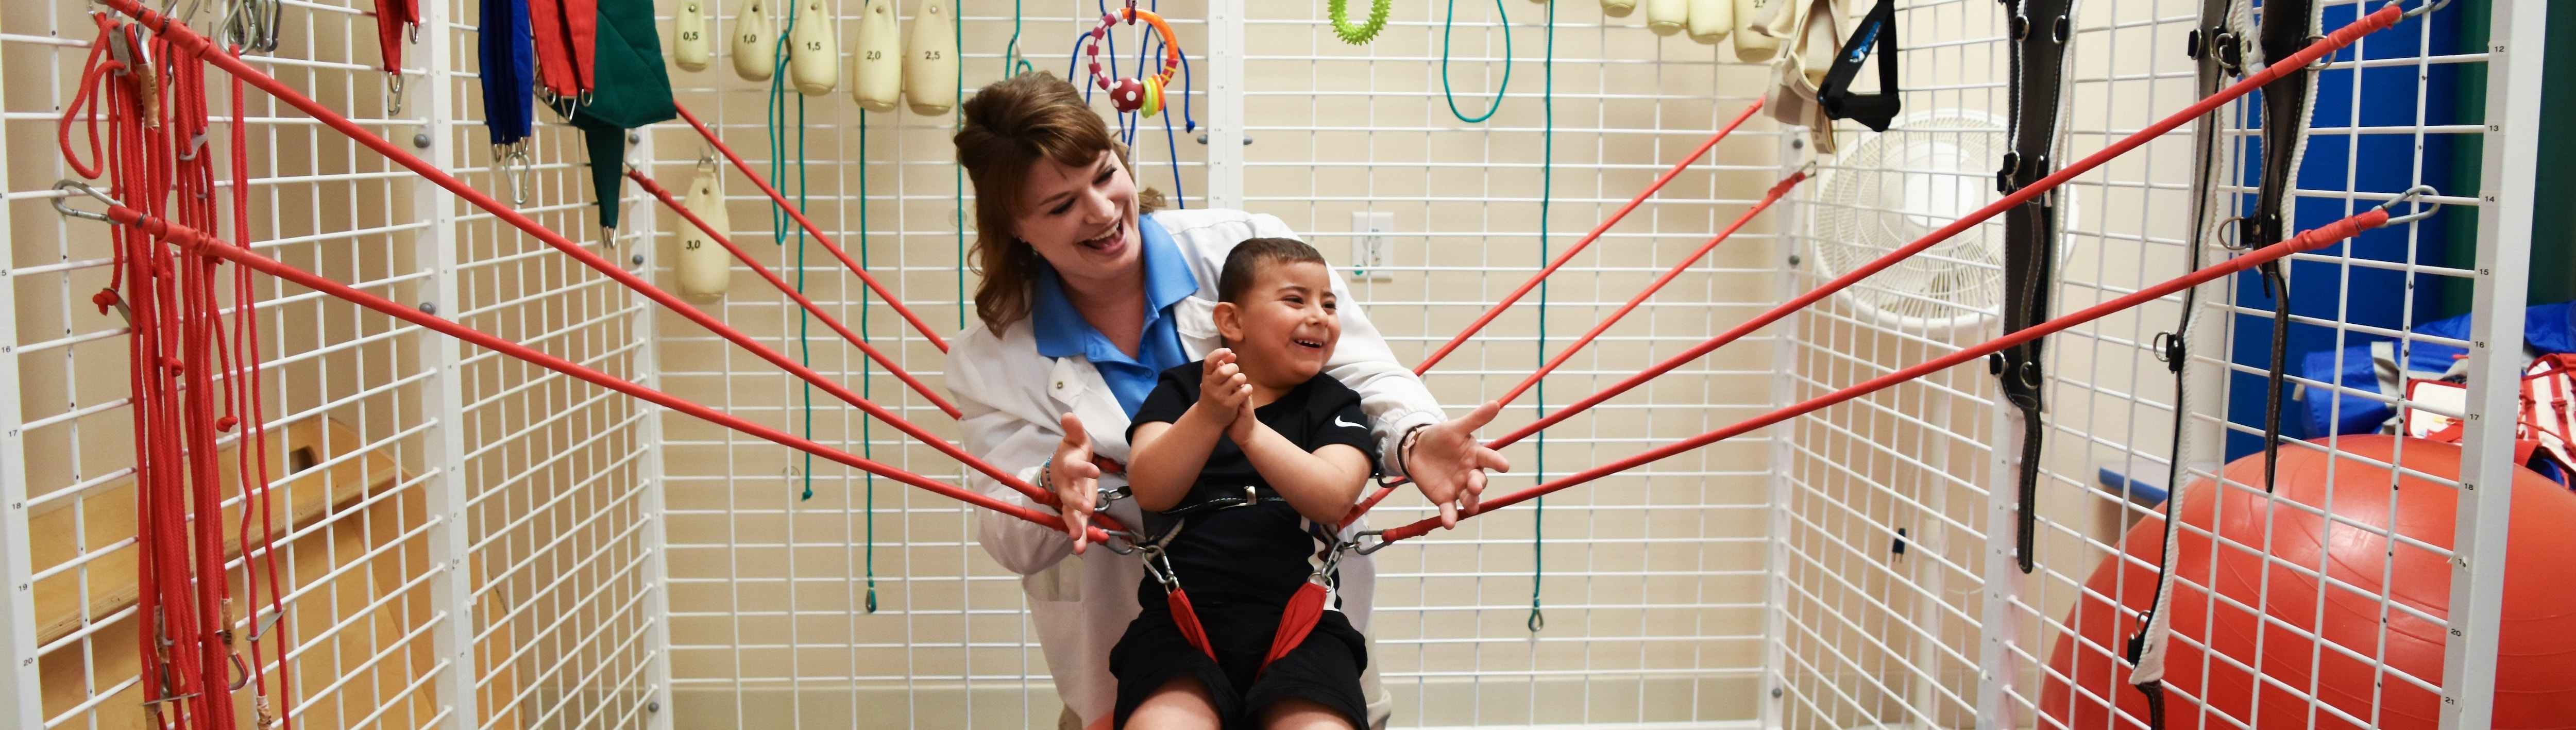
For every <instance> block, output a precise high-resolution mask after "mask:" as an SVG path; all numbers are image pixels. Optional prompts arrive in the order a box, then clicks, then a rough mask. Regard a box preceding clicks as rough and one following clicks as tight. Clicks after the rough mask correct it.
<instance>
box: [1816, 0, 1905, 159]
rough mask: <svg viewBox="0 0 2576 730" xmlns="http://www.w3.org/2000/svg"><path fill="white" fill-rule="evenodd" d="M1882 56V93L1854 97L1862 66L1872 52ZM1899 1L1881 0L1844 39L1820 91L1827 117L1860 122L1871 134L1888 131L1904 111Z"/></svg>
mask: <svg viewBox="0 0 2576 730" xmlns="http://www.w3.org/2000/svg"><path fill="white" fill-rule="evenodd" d="M1872 49H1876V51H1877V55H1878V93H1876V94H1854V93H1852V92H1851V83H1852V78H1853V77H1856V76H1859V75H1860V64H1861V62H1862V61H1866V60H1868V59H1869V56H1870V54H1871V50H1872ZM1896 52H1897V46H1896V0H1878V4H1877V5H1876V6H1873V7H1871V8H1870V9H1869V14H1868V15H1864V16H1861V20H1860V25H1858V26H1856V27H1854V28H1852V32H1851V37H1850V38H1847V39H1844V40H1843V47H1842V50H1841V51H1839V52H1837V53H1836V54H1835V55H1834V65H1833V68H1831V69H1829V70H1827V71H1826V72H1825V84H1824V85H1823V86H1820V87H1817V89H1816V105H1817V106H1819V107H1822V108H1823V109H1824V110H1825V116H1827V117H1830V118H1834V119H1849V120H1853V121H1856V122H1860V123H1861V124H1862V125H1864V126H1867V127H1869V128H1870V130H1871V131H1876V132H1885V131H1887V125H1888V123H1889V122H1893V121H1895V120H1896V113H1897V112H1899V111H1902V110H1904V108H1905V103H1904V101H1903V100H1902V99H1900V98H1899V97H1900V96H1901V94H1900V93H1898V91H1899V90H1898V88H1897V82H1896V77H1897V73H1896V55H1897V53H1896Z"/></svg>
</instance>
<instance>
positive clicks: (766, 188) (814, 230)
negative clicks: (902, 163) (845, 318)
mask: <svg viewBox="0 0 2576 730" xmlns="http://www.w3.org/2000/svg"><path fill="white" fill-rule="evenodd" d="M126 1H127V2H131V1H132V0H126ZM671 106H672V107H674V108H677V109H679V110H680V118H681V119H686V120H688V121H689V126H691V127H694V128H696V129H697V130H698V136H700V137H705V138H706V140H707V144H708V145H711V146H714V147H715V148H716V151H718V152H722V153H724V156H725V159H727V160H730V161H732V162H733V167H734V169H736V170H741V171H742V176H743V177H746V178H750V179H751V184H753V185H758V186H760V191H761V192H763V193H768V194H769V202H771V203H773V204H775V205H777V206H778V209H779V210H783V211H787V217H790V218H794V219H796V224H797V225H800V226H804V227H805V232H806V233H810V234H813V236H814V242H815V243H820V244H823V250H825V251H830V252H832V257H833V258H837V259H840V260H841V265H842V266H844V267H847V268H849V270H850V273H852V274H857V275H858V276H859V281H861V282H864V283H866V284H867V285H868V290H869V291H873V292H876V293H877V298H878V299H883V300H885V303H886V304H887V305H888V306H891V307H894V312H895V314H899V315H902V316H903V321H906V322H910V323H912V329H913V330H914V331H917V332H920V333H921V336H922V337H923V338H925V339H928V340H930V344H931V345H933V346H936V347H938V348H939V351H940V352H947V351H948V341H947V340H944V339H940V337H939V333H937V332H933V331H931V329H930V323H928V322H924V321H922V320H921V315H918V314H913V313H912V308H911V307H907V306H904V305H903V300H902V299H901V298H898V297H896V296H895V295H894V292H893V291H891V290H888V289H886V288H885V285H884V284H879V283H877V278H876V277H875V276H871V275H869V274H868V270H867V268H866V267H863V266H860V265H859V262H858V261H857V260H854V259H851V258H850V252H848V251H843V250H841V245H840V244H837V243H833V242H832V237H831V236H826V235H823V228H822V227H821V226H817V225H814V221H812V220H809V219H807V218H806V217H805V211H802V210H798V209H797V208H796V205H795V204H793V203H789V202H787V196H785V195H781V194H779V192H778V188H774V187H770V185H769V179H768V178H764V177H761V176H760V173H758V172H754V171H752V169H751V163H749V162H744V161H743V159H742V155H739V154H735V153H734V151H733V148H732V147H729V146H726V145H725V143H724V139H723V138H720V137H717V136H716V132H715V130H713V129H709V128H707V125H706V124H704V123H701V122H699V121H698V117H697V115H694V114H690V113H689V108H688V107H685V106H681V105H680V104H678V103H677V102H674V103H672V105H671Z"/></svg>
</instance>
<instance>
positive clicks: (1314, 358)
mask: <svg viewBox="0 0 2576 730" xmlns="http://www.w3.org/2000/svg"><path fill="white" fill-rule="evenodd" d="M1238 299H1239V300H1240V301H1235V302H1223V303H1220V304H1218V305H1217V314H1216V324H1217V332H1218V333H1219V334H1221V335H1223V336H1224V337H1225V346H1226V347H1228V348H1232V349H1233V350H1234V352H1235V355H1236V356H1237V357H1238V358H1239V360H1238V363H1239V364H1240V365H1241V367H1242V368H1243V374H1244V375H1245V376H1246V377H1247V378H1249V379H1250V380H1252V381H1253V382H1255V383H1258V384H1260V385H1263V386H1267V387H1271V388H1282V389H1284V388H1293V387H1296V386H1297V385H1298V384H1299V383H1304V382H1306V381H1307V380H1309V379H1312V378H1314V377H1315V374H1316V373H1320V372H1323V371H1324V362H1325V361H1327V360H1331V359H1332V358H1333V346H1334V345H1335V344H1338V343H1339V342H1340V341H1341V339H1342V316H1341V313H1340V312H1339V311H1337V308H1338V307H1339V306H1340V303H1339V302H1337V301H1335V299H1334V296H1333V282H1332V276H1331V274H1330V273H1328V272H1327V271H1326V270H1325V268H1324V265H1323V264H1319V263H1314V262H1311V261H1296V262H1284V261H1276V260H1271V261H1263V262H1261V264H1260V266H1259V273H1258V274H1256V275H1254V276H1253V281H1252V286H1250V287H1248V288H1247V289H1246V290H1245V291H1244V292H1243V294H1242V296H1240V297H1238Z"/></svg>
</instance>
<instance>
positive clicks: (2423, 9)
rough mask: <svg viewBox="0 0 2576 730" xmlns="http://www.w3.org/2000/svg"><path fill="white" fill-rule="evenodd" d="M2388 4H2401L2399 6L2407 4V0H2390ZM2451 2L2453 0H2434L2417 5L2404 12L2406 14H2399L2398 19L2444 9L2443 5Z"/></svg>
mask: <svg viewBox="0 0 2576 730" xmlns="http://www.w3.org/2000/svg"><path fill="white" fill-rule="evenodd" d="M2388 4H2390V5H2399V6H2403V5H2405V4H2406V0H2389V1H2388ZM2449 4H2451V0H2432V2H2427V3H2424V4H2423V5H2422V6H2420V7H2417V8H2415V9H2414V10H2409V11H2406V14H2404V15H2400V16H2397V19H2398V20H2405V19H2407V18H2412V17H2415V16H2418V15H2423V14H2425V13H2430V12H2433V11H2435V10H2440V9H2442V6H2445V5H2449Z"/></svg>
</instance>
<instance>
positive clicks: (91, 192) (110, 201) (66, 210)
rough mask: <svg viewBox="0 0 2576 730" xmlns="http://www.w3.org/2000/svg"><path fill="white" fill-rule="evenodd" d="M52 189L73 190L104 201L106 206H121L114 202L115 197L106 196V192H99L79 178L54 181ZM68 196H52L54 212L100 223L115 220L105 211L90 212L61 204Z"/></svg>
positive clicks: (101, 201)
mask: <svg viewBox="0 0 2576 730" xmlns="http://www.w3.org/2000/svg"><path fill="white" fill-rule="evenodd" d="M54 190H56V191H58V192H59V191H63V190H70V191H73V192H77V193H80V194H82V195H87V196H89V197H90V198H92V199H94V200H97V201H98V202H100V203H105V204H107V206H108V207H111V208H115V207H122V206H120V205H119V204H118V203H117V202H116V199H115V198H110V197H107V194H106V193H102V192H99V191H98V188H93V187H90V186H89V183H85V182H81V181H79V180H61V181H57V182H55V183H54ZM70 197H71V196H68V195H64V196H56V197H55V198H54V212H56V213H61V214H63V215H67V216H71V217H73V218H86V219H89V220H94V221H98V222H100V223H114V222H116V221H115V220H114V219H111V218H108V217H107V214H105V213H92V212H89V211H86V210H81V209H78V208H74V207H71V206H69V205H65V204H63V201H64V200H66V199H68V198H70Z"/></svg>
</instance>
